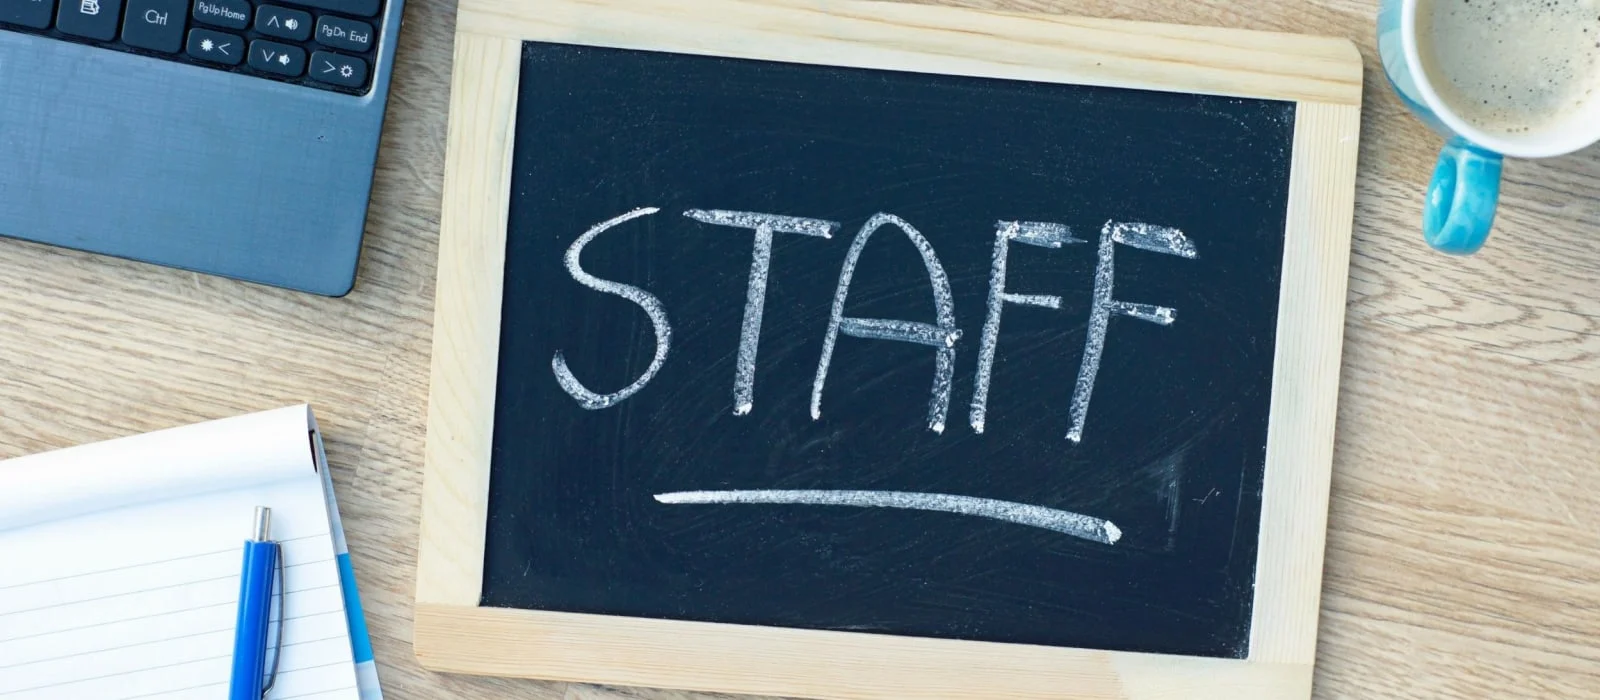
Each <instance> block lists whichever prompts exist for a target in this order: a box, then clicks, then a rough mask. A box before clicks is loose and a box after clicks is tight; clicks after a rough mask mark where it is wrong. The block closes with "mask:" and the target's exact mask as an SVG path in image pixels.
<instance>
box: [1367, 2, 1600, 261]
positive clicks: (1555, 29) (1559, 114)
mask: <svg viewBox="0 0 1600 700" xmlns="http://www.w3.org/2000/svg"><path fill="white" fill-rule="evenodd" d="M1378 52H1379V55H1380V57H1381V59H1382V61H1383V70H1384V73H1385V74H1386V75H1387V76H1388V78H1389V83H1390V85H1391V86H1392V87H1393V88H1394V89H1395V91H1396V92H1397V93H1399V95H1400V99H1401V101H1402V102H1404V103H1405V105H1406V107H1408V108H1410V110H1411V111H1412V112H1414V113H1415V114H1416V115H1417V117H1418V118H1420V119H1421V120H1422V121H1423V122H1424V123H1426V124H1427V125H1428V126H1430V127H1431V128H1433V130H1434V131H1437V132H1439V133H1440V134H1441V135H1443V136H1444V137H1445V144H1444V148H1443V150H1441V151H1440V153H1439V162H1438V165H1437V166H1435V168H1434V172H1433V179H1432V181H1431V182H1430V183H1429V185H1428V190H1427V194H1426V197H1425V199H1424V200H1423V215H1422V233H1423V237H1424V238H1425V239H1426V240H1427V242H1428V244H1429V245H1431V246H1433V247H1434V248H1436V249H1438V250H1441V251H1444V252H1446V253H1454V254H1458V255H1468V254H1471V253H1474V252H1476V251H1477V250H1478V249H1479V248H1481V247H1482V246H1483V243H1484V241H1485V240H1487V239H1488V236H1489V230H1490V229H1491V228H1492V227H1493V225H1494V218H1495V208H1496V206H1497V204H1498V202H1499V198H1500V170H1501V164H1502V161H1503V159H1504V158H1506V157H1516V158H1548V157H1552V156H1559V155H1563V154H1567V153H1571V152H1573V151H1577V150H1580V149H1583V148H1585V147H1587V146H1589V145H1591V144H1594V143H1595V142H1597V141H1600V0H1537V1H1530V0H1382V4H1381V5H1380V7H1379V10H1378Z"/></svg>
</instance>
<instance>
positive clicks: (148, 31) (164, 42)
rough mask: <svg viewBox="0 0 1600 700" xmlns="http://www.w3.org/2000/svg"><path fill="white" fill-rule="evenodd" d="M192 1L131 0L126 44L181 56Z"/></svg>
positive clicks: (124, 30) (124, 36) (124, 33)
mask: <svg viewBox="0 0 1600 700" xmlns="http://www.w3.org/2000/svg"><path fill="white" fill-rule="evenodd" d="M187 9H189V3H188V0H128V16H127V17H126V18H124V19H123V20H122V41H123V43H125V44H127V45H129V46H137V47H139V48H141V49H150V50H151V51H161V52H163V53H177V52H178V49H180V48H183V15H184V11H185V10H187Z"/></svg>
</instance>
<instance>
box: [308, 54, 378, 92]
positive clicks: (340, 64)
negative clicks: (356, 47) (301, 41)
mask: <svg viewBox="0 0 1600 700" xmlns="http://www.w3.org/2000/svg"><path fill="white" fill-rule="evenodd" d="M311 77H312V79H314V80H318V81H321V82H324V83H327V84H329V85H338V86H340V87H361V86H362V85H365V84H366V83H367V62H366V61H363V60H361V59H359V58H356V57H354V56H345V55H342V54H336V53H333V52H332V51H318V52H316V53H313V54H311Z"/></svg>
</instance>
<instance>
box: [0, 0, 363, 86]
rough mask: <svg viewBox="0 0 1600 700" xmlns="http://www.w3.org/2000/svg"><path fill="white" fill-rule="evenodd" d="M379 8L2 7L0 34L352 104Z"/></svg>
mask: <svg viewBox="0 0 1600 700" xmlns="http://www.w3.org/2000/svg"><path fill="white" fill-rule="evenodd" d="M381 3H382V0H283V1H281V2H280V1H279V0H259V1H258V2H254V3H252V2H251V1H250V0H0V30H6V29H9V30H13V31H19V32H24V33H28V34H38V35H43V36H48V37H51V38H55V39H62V40H65V41H73V42H78V43H83V44H90V45H93V46H99V47H103V48H107V49H112V50H116V51H124V52H128V53H136V54H141V55H145V56H154V57H157V58H163V59H167V60H172V61H178V62H181V63H188V64H192V65H199V66H205V67H208V68H215V69H219V70H225V71H230V72H234V73H243V74H246V75H252V76H256V77H260V78H267V79H270V80H278V81H283V82H289V83H295V84H299V85H307V86H311V87H316V88H321V89H324V90H334V91H337V92H343V93H348V94H353V95H361V94H365V93H366V92H367V90H368V89H369V88H370V85H371V80H370V79H371V74H372V59H373V57H374V56H375V55H376V49H377V47H378V33H377V25H378V19H377V18H378V15H379V12H380V10H381V9H382V8H381Z"/></svg>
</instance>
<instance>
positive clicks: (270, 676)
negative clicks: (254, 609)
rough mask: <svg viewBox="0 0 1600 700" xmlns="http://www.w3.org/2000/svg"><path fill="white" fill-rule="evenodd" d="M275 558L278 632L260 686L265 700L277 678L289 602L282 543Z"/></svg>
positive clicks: (269, 614) (274, 581)
mask: <svg viewBox="0 0 1600 700" xmlns="http://www.w3.org/2000/svg"><path fill="white" fill-rule="evenodd" d="M277 559H278V575H277V576H276V577H274V580H273V584H274V587H276V588H277V589H278V590H277V591H276V595H277V599H278V624H277V625H275V627H276V628H277V633H278V642H277V643H276V644H275V645H273V649H272V668H271V669H270V670H268V671H267V682H266V684H265V685H263V686H261V697H262V699H263V700H265V698H266V697H267V693H270V692H272V684H273V683H274V682H276V681H277V680H278V659H280V658H282V657H283V620H284V618H285V617H287V615H286V611H285V608H287V607H288V602H289V589H288V588H287V584H285V583H284V582H283V574H284V571H283V545H281V544H280V545H278V557H277ZM268 616H269V617H270V616H271V610H270V609H269V610H268Z"/></svg>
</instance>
